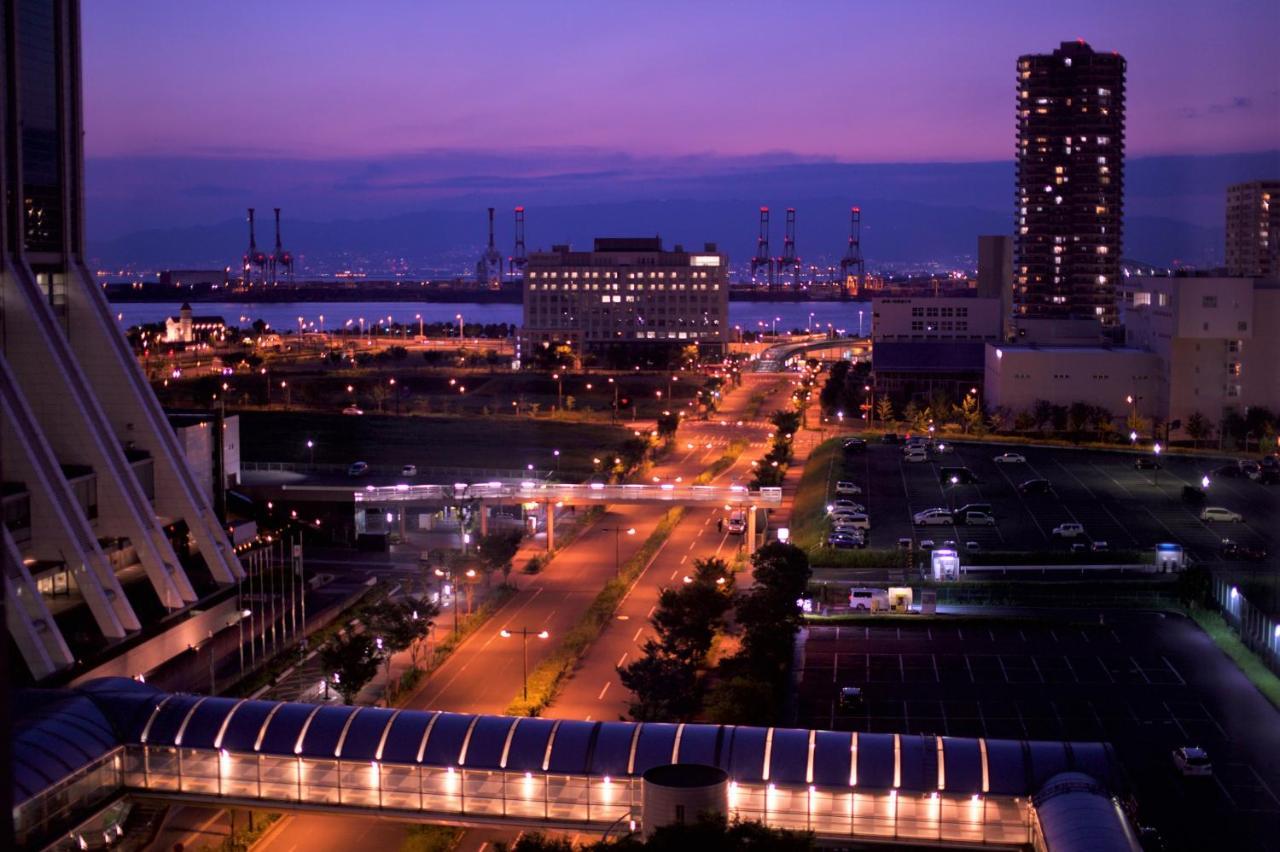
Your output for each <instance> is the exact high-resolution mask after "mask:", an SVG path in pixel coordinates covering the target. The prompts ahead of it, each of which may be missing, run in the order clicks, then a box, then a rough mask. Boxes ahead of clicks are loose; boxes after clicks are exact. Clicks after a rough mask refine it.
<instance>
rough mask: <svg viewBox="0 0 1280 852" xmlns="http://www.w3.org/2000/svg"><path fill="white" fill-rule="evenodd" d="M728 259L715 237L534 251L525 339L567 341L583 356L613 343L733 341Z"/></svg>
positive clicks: (526, 287) (526, 298) (620, 241)
mask: <svg viewBox="0 0 1280 852" xmlns="http://www.w3.org/2000/svg"><path fill="white" fill-rule="evenodd" d="M728 265H729V264H728V259H727V258H726V257H725V255H724V254H722V253H721V252H719V251H717V249H716V246H715V244H714V243H708V244H707V245H706V246H705V247H704V249H703V250H702V251H700V252H690V251H685V250H684V248H683V247H682V246H678V245H677V246H676V247H675V249H674V250H672V251H667V250H665V249H663V247H662V240H661V239H659V238H656V237H653V238H637V239H630V238H628V239H597V240H596V241H595V246H594V250H593V251H572V250H571V249H570V248H569V246H567V245H566V246H553V247H552V249H551V251H549V252H534V253H532V254H530V255H529V262H528V265H527V267H526V269H525V285H524V331H523V335H522V337H523V341H522V343H523V345H524V346H525V347H532V346H538V345H541V344H543V343H552V342H567V343H569V344H570V345H571V346H572V347H573V349H574V353H575V354H579V355H580V354H588V353H592V352H599V351H601V350H603V349H605V348H607V347H609V346H610V345H612V344H623V343H626V344H635V343H653V344H658V343H665V344H672V343H675V344H691V343H692V344H697V345H699V346H700V347H706V346H711V347H714V348H717V349H718V348H721V347H723V346H724V344H725V343H726V342H727V340H728V328H729V287H728V278H727V272H728Z"/></svg>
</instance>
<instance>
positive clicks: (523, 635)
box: [498, 627, 551, 701]
mask: <svg viewBox="0 0 1280 852" xmlns="http://www.w3.org/2000/svg"><path fill="white" fill-rule="evenodd" d="M498 635H499V636H501V637H502V638H503V639H510V638H511V637H512V636H515V635H519V636H520V653H521V664H520V672H521V680H522V681H523V686H522V687H521V692H522V694H523V695H524V700H525V701H528V700H529V636H530V635H532V636H536V637H537V638H539V639H546V638H547V637H549V636H550V635H551V634H550V633H548V632H547V631H545V630H539V631H537V632H536V633H535V632H534V631H532V630H530V629H529V628H527V627H520V628H516V629H514V630H508V629H506V628H503V629H502V630H501V631H499V633H498Z"/></svg>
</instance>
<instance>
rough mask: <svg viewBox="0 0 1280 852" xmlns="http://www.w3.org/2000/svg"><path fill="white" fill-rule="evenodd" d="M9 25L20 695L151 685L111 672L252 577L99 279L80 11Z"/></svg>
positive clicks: (14, 18)
mask: <svg viewBox="0 0 1280 852" xmlns="http://www.w3.org/2000/svg"><path fill="white" fill-rule="evenodd" d="M0 11H2V14H0V22H2V24H3V28H4V39H5V42H4V44H5V50H4V51H2V52H0V87H2V89H3V97H0V104H2V105H3V109H4V110H5V111H6V112H5V120H4V122H3V125H0V163H2V164H3V169H2V170H0V199H2V202H0V470H2V471H3V502H4V520H5V523H4V526H3V528H0V558H3V561H4V582H5V587H4V591H5V599H6V621H7V626H8V628H9V631H10V633H11V635H12V636H13V639H14V644H15V645H16V647H17V648H18V649H19V651H20V655H21V663H22V664H25V667H26V672H25V673H21V672H16V671H15V672H13V673H12V680H11V682H21V681H22V680H27V679H30V680H36V681H42V680H44V681H48V680H50V679H57V678H61V679H70V678H73V677H76V676H78V675H77V673H78V672H85V671H88V670H93V669H97V670H98V671H100V672H110V673H119V674H128V675H132V674H135V673H137V672H139V671H145V670H147V669H145V668H132V669H130V670H127V671H126V670H125V669H121V670H119V671H116V670H113V669H111V668H109V666H110V664H111V663H112V661H113V660H119V659H120V656H119V653H118V652H119V650H120V649H121V648H122V647H125V646H127V644H128V642H129V640H131V639H133V638H135V637H137V636H138V634H140V633H141V632H142V631H143V629H144V627H145V628H147V629H148V630H149V631H150V632H152V633H153V634H154V635H153V637H152V638H151V639H150V640H149V641H148V642H147V643H146V644H147V645H148V646H149V647H150V649H151V650H152V652H153V655H154V656H155V657H166V658H167V657H172V656H175V655H176V654H179V653H182V652H184V651H186V650H187V648H188V646H189V644H190V639H189V638H187V637H178V636H176V635H174V632H173V631H175V630H179V629H180V627H181V625H183V624H186V625H188V626H190V625H194V624H195V623H196V622H198V621H200V619H201V618H202V617H205V615H206V614H208V613H211V612H212V611H213V610H214V609H216V607H207V608H205V609H203V610H202V609H201V608H200V607H199V606H198V605H199V604H200V603H201V601H202V598H207V597H208V596H209V595H210V594H212V593H214V592H215V591H216V590H217V589H219V588H222V587H226V586H229V585H231V584H233V583H235V582H237V581H238V580H239V578H240V577H242V576H243V570H242V568H241V566H240V564H239V562H238V560H237V559H236V557H235V554H234V552H233V551H232V548H231V546H230V543H229V541H228V539H227V537H226V535H225V533H224V531H223V528H222V525H221V523H220V522H219V520H218V518H217V517H216V516H215V514H214V512H213V510H212V508H211V506H210V503H209V500H208V499H207V498H206V496H205V494H204V493H203V492H202V490H201V488H200V486H199V484H198V483H197V482H196V480H195V478H194V477H193V476H192V474H191V471H190V469H189V468H188V467H187V464H186V462H185V460H184V458H183V453H182V450H181V448H180V447H179V446H178V443H177V441H176V439H175V437H174V434H173V431H172V430H171V429H170V428H169V424H168V422H167V420H166V419H165V415H164V412H163V411H162V410H161V408H160V405H159V402H158V401H157V400H156V397H155V395H154V394H153V393H152V391H151V388H150V386H149V385H148V384H147V382H146V380H145V378H144V377H143V375H142V372H141V371H140V370H139V368H138V364H137V362H136V361H135V359H134V358H133V355H132V353H131V352H130V349H129V346H128V344H127V343H126V341H125V339H124V337H123V336H122V335H121V333H120V331H119V329H118V327H117V325H116V323H115V322H114V318H113V315H112V313H111V310H110V306H109V305H108V304H107V300H106V296H105V295H104V294H103V292H102V287H101V286H99V285H98V284H97V283H96V282H95V281H94V279H93V277H92V275H91V274H90V272H89V271H88V269H87V268H86V266H85V262H84V228H83V222H84V213H83V175H84V168H83V162H84V160H83V151H82V149H81V140H82V132H81V127H82V123H81V114H80V91H81V88H80V40H79V26H80V18H79V4H78V3H77V2H75V0H43V1H42V0H21V2H19V0H0ZM55 586H58V587H59V588H60V591H62V592H65V594H59V595H57V597H56V598H55V597H53V595H52V594H51V593H50V590H52V589H53V588H54V587H55ZM228 603H229V604H230V605H234V600H231V601H229V602H228ZM162 623H163V624H164V625H165V626H164V627H161V626H160V625H161V624H162ZM201 635H203V633H202V634H201ZM104 665H107V666H108V668H106V669H103V668H101V667H102V666H104ZM122 665H123V664H122Z"/></svg>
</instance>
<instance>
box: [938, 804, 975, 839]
mask: <svg viewBox="0 0 1280 852" xmlns="http://www.w3.org/2000/svg"><path fill="white" fill-rule="evenodd" d="M942 837H943V839H944V840H949V841H952V842H960V841H963V842H969V843H979V842H981V841H982V797H981V796H944V797H943V799H942Z"/></svg>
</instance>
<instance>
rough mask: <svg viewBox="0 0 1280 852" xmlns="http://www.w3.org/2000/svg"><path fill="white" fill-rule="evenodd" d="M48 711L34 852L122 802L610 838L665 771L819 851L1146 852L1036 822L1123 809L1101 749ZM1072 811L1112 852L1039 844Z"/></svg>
mask: <svg viewBox="0 0 1280 852" xmlns="http://www.w3.org/2000/svg"><path fill="white" fill-rule="evenodd" d="M41 695H42V696H44V697H43V698H37V699H36V700H34V701H32V702H31V703H32V704H33V705H34V704H39V705H40V707H41V710H40V712H39V713H38V714H37V715H36V716H35V717H34V718H27V719H20V720H19V723H18V724H17V725H16V726H15V738H14V781H15V783H14V804H15V807H14V819H15V823H16V826H17V832H18V841H19V843H20V844H21V845H23V847H24V848H38V846H39V844H40V843H42V842H47V839H53V838H58V837H60V836H61V838H62V839H63V840H65V841H66V842H68V843H70V842H73V840H74V839H73V838H69V837H67V836H66V835H65V834H60V833H61V832H64V831H65V830H66V825H67V823H68V821H69V820H71V818H72V817H75V816H77V815H82V814H83V813H84V812H85V811H87V810H92V809H93V806H94V803H95V802H96V803H98V804H99V806H100V804H101V803H103V802H107V801H110V800H112V799H114V798H116V797H118V796H120V795H122V794H123V795H130V796H138V797H160V798H164V799H169V800H177V801H199V802H210V803H226V804H238V805H247V806H255V807H271V808H283V809H298V810H312V811H326V812H332V813H353V812H354V813H362V814H377V815H380V816H383V817H388V818H393V819H404V820H420V821H430V822H441V823H452V824H457V825H486V824H494V823H501V824H503V825H509V826H512V827H518V828H562V829H567V830H579V831H604V830H606V829H608V828H609V827H610V826H613V825H629V824H630V823H632V822H634V823H635V824H636V825H637V826H641V825H643V824H644V818H645V815H644V808H643V798H642V795H641V792H642V783H643V782H642V780H641V776H642V775H643V773H644V772H645V771H647V770H649V769H651V768H653V767H656V766H663V765H668V764H698V765H704V766H714V767H718V768H719V769H721V770H723V771H724V772H725V773H727V775H728V779H729V789H728V809H729V811H730V816H736V817H741V818H743V819H750V820H759V821H762V822H765V823H767V824H769V825H773V826H778V827H785V828H796V829H804V830H809V831H813V832H814V833H815V834H816V835H818V837H820V838H822V839H824V840H838V841H858V842H876V841H882V842H886V843H904V842H905V843H913V844H938V845H943V846H966V847H977V846H990V847H998V848H1012V847H1026V846H1030V845H1033V844H1036V845H1038V846H1039V848H1047V849H1053V850H1054V852H1059V850H1069V852H1074V850H1075V849H1081V850H1083V849H1085V848H1089V849H1091V850H1103V852H1107V850H1113V849H1116V850H1119V849H1136V848H1137V846H1136V844H1135V845H1126V844H1125V840H1126V839H1128V838H1132V831H1131V830H1129V829H1128V826H1127V823H1125V822H1124V817H1123V814H1122V813H1121V811H1120V810H1119V809H1118V808H1117V807H1114V802H1112V805H1113V806H1112V807H1110V809H1109V810H1108V809H1107V808H1105V807H1096V808H1088V809H1084V810H1083V811H1081V810H1079V809H1075V808H1059V809H1057V810H1051V811H1047V812H1046V813H1045V814H1041V815H1037V813H1036V811H1035V803H1034V799H1033V796H1034V795H1035V794H1036V793H1037V792H1039V791H1041V789H1042V788H1043V787H1044V786H1045V785H1046V784H1047V783H1048V782H1050V781H1051V780H1056V781H1058V782H1061V780H1062V779H1061V773H1064V772H1072V773H1080V775H1079V776H1071V777H1080V778H1083V777H1086V776H1087V779H1088V780H1089V781H1090V782H1092V783H1093V784H1094V785H1095V786H1094V787H1093V788H1092V792H1093V794H1094V795H1096V796H1100V797H1101V801H1102V803H1104V804H1105V803H1106V802H1109V801H1111V800H1110V799H1109V797H1108V795H1107V794H1106V792H1105V789H1106V788H1107V787H1108V786H1110V787H1114V785H1115V784H1116V783H1117V781H1118V771H1117V768H1116V765H1115V760H1114V756H1113V755H1112V752H1111V748H1110V746H1108V745H1106V744H1103V743H1056V742H1017V741H1009V740H983V739H964V738H951V737H934V736H915V735H902V734H865V733H851V732H836V731H811V730H796V729H784V728H754V727H741V726H728V725H723V726H722V725H704V724H678V725H677V724H659V723H646V724H639V723H631V722H580V721H575V720H568V719H563V720H561V719H541V718H523V717H521V718H517V717H509V716H476V715H470V714H460V713H441V712H433V711H415V710H391V709H384V708H376V707H335V706H329V705H310V704H298V703H287V702H274V701H254V700H248V699H232V698H216V697H215V698H210V697H203V696H198V695H182V694H177V695H173V694H165V693H162V692H159V691H157V690H155V689H153V688H151V687H148V686H146V685H144V684H139V683H135V682H133V681H129V680H124V679H106V680H102V681H96V682H93V683H90V684H86V685H84V686H83V687H82V688H80V689H79V690H75V691H67V692H61V693H55V694H50V693H43V694H41ZM1077 813H1084V814H1086V815H1087V818H1088V819H1090V820H1098V819H1111V820H1118V821H1119V822H1120V823H1121V825H1120V826H1119V827H1117V828H1116V830H1115V831H1112V832H1109V833H1107V834H1106V837H1108V838H1111V841H1110V842H1105V843H1103V844H1102V845H1097V843H1094V844H1093V845H1090V846H1088V847H1085V846H1076V845H1073V844H1071V843H1063V842H1061V841H1060V842H1059V843H1057V844H1052V845H1046V844H1045V841H1044V838H1046V837H1059V838H1070V837H1086V836H1087V837H1089V838H1090V839H1091V841H1096V840H1097V839H1098V837H1099V836H1100V835H1099V833H1098V832H1096V831H1094V832H1087V833H1081V832H1073V831H1070V830H1064V828H1063V827H1062V826H1060V825H1054V824H1052V822H1053V819H1055V818H1056V819H1065V820H1071V819H1074V818H1075V817H1074V814H1077ZM1055 815H1056V816H1055ZM81 818H82V816H81ZM1046 822H1049V823H1050V824H1049V825H1047V826H1046V825H1045V823H1046ZM70 824H75V823H74V822H71V823H70Z"/></svg>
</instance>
